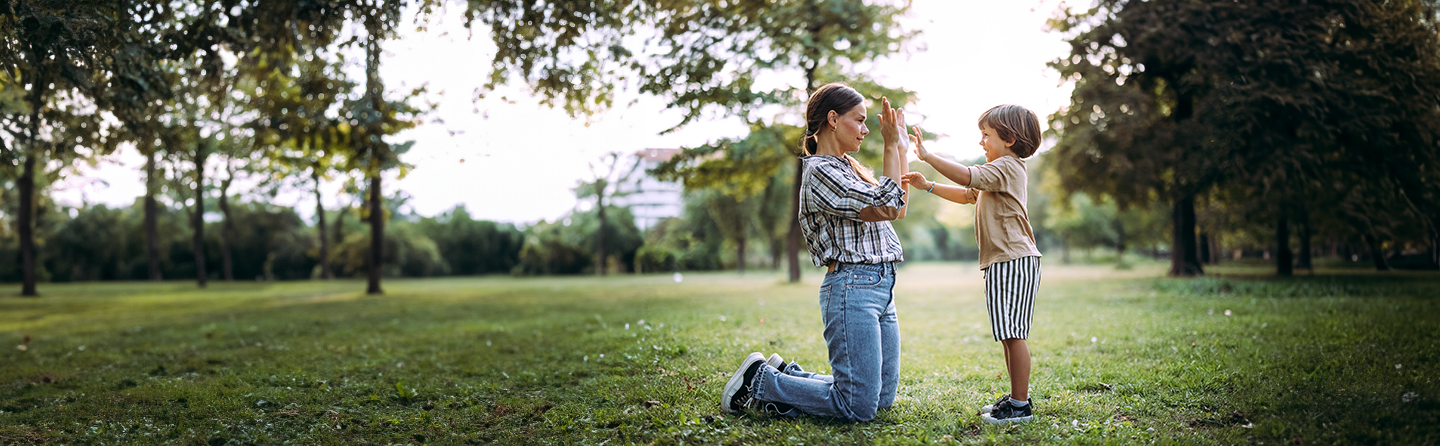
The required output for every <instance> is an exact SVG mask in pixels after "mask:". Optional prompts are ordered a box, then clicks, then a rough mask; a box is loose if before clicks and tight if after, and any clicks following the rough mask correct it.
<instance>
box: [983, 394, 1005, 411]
mask: <svg viewBox="0 0 1440 446" xmlns="http://www.w3.org/2000/svg"><path fill="white" fill-rule="evenodd" d="M1008 399H1010V394H1008V393H1007V394H1004V395H1000V399H997V400H995V402H993V403H990V404H986V405H985V407H981V408H980V412H979V413H976V415H984V414H987V413H990V411H993V410H995V406H999V405H1000V402H1001V401H1005V400H1008Z"/></svg>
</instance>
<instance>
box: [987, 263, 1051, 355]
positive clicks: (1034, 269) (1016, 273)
mask: <svg viewBox="0 0 1440 446" xmlns="http://www.w3.org/2000/svg"><path fill="white" fill-rule="evenodd" d="M1039 288H1040V258H1039V257H1035V256H1030V257H1021V258H1018V259H1015V260H1011V261H1008V262H1003V263H995V264H992V265H990V266H989V267H986V268H985V308H986V309H987V310H989V312H990V331H991V333H992V334H994V335H995V340H996V341H1001V340H1005V339H1026V338H1029V337H1030V321H1031V319H1033V316H1034V315H1035V292H1036V290H1038V289H1039Z"/></svg>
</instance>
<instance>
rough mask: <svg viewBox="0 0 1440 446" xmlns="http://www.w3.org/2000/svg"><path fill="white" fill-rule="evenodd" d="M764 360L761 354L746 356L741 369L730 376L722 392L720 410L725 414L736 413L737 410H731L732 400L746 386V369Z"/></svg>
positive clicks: (741, 363)
mask: <svg viewBox="0 0 1440 446" xmlns="http://www.w3.org/2000/svg"><path fill="white" fill-rule="evenodd" d="M764 360H765V356H764V355H761V354H760V352H755V353H751V354H750V355H749V356H746V357H745V360H744V361H741V362H740V369H739V370H736V371H735V374H734V375H731V376H730V381H729V382H727V383H725V390H724V391H722V392H720V409H723V410H724V411H725V413H735V409H731V408H730V400H731V399H733V398H734V397H735V392H738V391H740V388H741V387H744V386H745V369H748V368H750V365H751V364H754V363H755V362H757V361H764Z"/></svg>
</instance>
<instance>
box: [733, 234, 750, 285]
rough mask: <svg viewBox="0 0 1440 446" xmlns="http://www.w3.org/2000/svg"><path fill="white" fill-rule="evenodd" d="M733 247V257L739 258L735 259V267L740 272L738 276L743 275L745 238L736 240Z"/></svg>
mask: <svg viewBox="0 0 1440 446" xmlns="http://www.w3.org/2000/svg"><path fill="white" fill-rule="evenodd" d="M741 230H743V229H741ZM735 245H736V246H735V255H737V256H739V257H737V258H736V259H735V266H736V268H737V269H738V270H739V271H740V274H745V245H747V243H745V237H740V238H738V239H736V240H735Z"/></svg>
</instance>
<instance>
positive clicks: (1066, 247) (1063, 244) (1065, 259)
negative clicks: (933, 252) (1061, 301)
mask: <svg viewBox="0 0 1440 446" xmlns="http://www.w3.org/2000/svg"><path fill="white" fill-rule="evenodd" d="M947 260H948V259H947ZM1060 263H1064V264H1066V265H1069V264H1070V239H1068V238H1066V237H1064V236H1062V237H1060Z"/></svg>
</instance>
